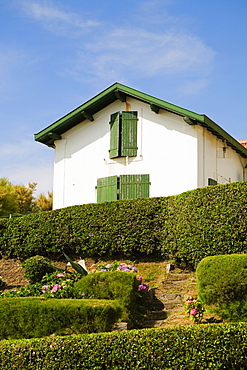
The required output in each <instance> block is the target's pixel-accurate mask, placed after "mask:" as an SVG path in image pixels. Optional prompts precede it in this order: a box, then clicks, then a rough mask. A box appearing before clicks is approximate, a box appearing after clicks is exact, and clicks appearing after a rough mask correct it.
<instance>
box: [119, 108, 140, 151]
mask: <svg viewBox="0 0 247 370" xmlns="http://www.w3.org/2000/svg"><path fill="white" fill-rule="evenodd" d="M137 120H138V119H137V112H135V111H130V112H122V124H121V156H122V157H136V156H137Z"/></svg>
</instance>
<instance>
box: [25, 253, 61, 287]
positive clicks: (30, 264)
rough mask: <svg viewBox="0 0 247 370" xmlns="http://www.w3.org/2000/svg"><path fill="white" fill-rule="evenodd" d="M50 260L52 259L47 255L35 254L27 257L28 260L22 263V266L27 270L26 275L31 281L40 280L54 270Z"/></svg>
mask: <svg viewBox="0 0 247 370" xmlns="http://www.w3.org/2000/svg"><path fill="white" fill-rule="evenodd" d="M50 262H51V261H50V260H49V259H48V258H47V257H43V256H33V257H30V258H28V259H26V261H25V262H23V263H22V267H23V269H24V271H25V272H24V277H25V278H27V279H28V280H29V281H30V283H37V282H40V281H41V280H42V278H43V276H45V274H48V273H51V272H53V271H54V269H53V267H52V266H51V264H50Z"/></svg>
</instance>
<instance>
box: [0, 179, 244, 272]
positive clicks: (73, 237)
mask: <svg viewBox="0 0 247 370" xmlns="http://www.w3.org/2000/svg"><path fill="white" fill-rule="evenodd" d="M246 217H247V182H237V183H232V184H227V185H217V186H210V187H206V188H201V189H196V190H192V191H188V192H186V193H183V194H181V195H178V196H172V197H166V198H165V197H160V198H147V199H132V200H123V201H114V202H105V203H98V204H85V205H81V206H73V207H68V208H63V209H60V210H54V211H50V212H43V213H37V214H30V215H28V216H23V217H19V218H17V219H10V220H8V221H7V222H6V224H5V226H3V228H2V229H0V235H1V238H0V251H1V253H2V255H4V256H19V257H20V258H27V257H30V256H33V255H37V254H38V255H45V256H47V255H48V256H49V257H52V256H58V255H59V254H62V252H63V251H64V252H66V253H68V254H78V255H80V256H81V257H84V258H85V257H106V258H109V257H113V256H114V257H115V256H121V257H128V258H136V257H141V256H147V255H148V256H149V257H151V256H152V257H158V258H169V259H170V258H172V259H175V260H177V261H179V262H184V263H186V264H188V265H191V266H192V267H195V266H196V265H197V264H198V262H200V260H201V259H202V258H204V257H206V256H209V255H216V254H230V253H242V252H245V251H246V250H247V249H246V246H247V238H246V235H247V219H246Z"/></svg>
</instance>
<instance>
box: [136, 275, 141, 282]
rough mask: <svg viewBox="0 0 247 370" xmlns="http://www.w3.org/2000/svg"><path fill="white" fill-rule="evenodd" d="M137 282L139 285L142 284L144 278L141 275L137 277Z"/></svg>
mask: <svg viewBox="0 0 247 370" xmlns="http://www.w3.org/2000/svg"><path fill="white" fill-rule="evenodd" d="M136 278H137V280H138V281H139V283H141V282H142V277H141V276H140V275H137V277H136Z"/></svg>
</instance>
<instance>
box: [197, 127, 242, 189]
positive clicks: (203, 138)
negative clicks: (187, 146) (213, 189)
mask: <svg viewBox="0 0 247 370" xmlns="http://www.w3.org/2000/svg"><path fill="white" fill-rule="evenodd" d="M196 129H197V131H198V164H199V167H198V174H199V177H198V187H204V186H207V185H208V178H212V179H214V180H216V181H217V183H218V184H226V183H230V182H235V181H243V180H244V178H243V172H244V166H245V164H246V159H244V158H242V157H241V156H240V155H239V154H237V153H236V151H235V150H233V149H232V148H231V147H229V146H228V145H226V143H225V142H223V141H222V140H221V139H218V138H217V137H216V136H214V135H213V134H212V133H210V132H209V131H208V130H207V129H206V128H205V127H200V126H198V125H197V126H196Z"/></svg>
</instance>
